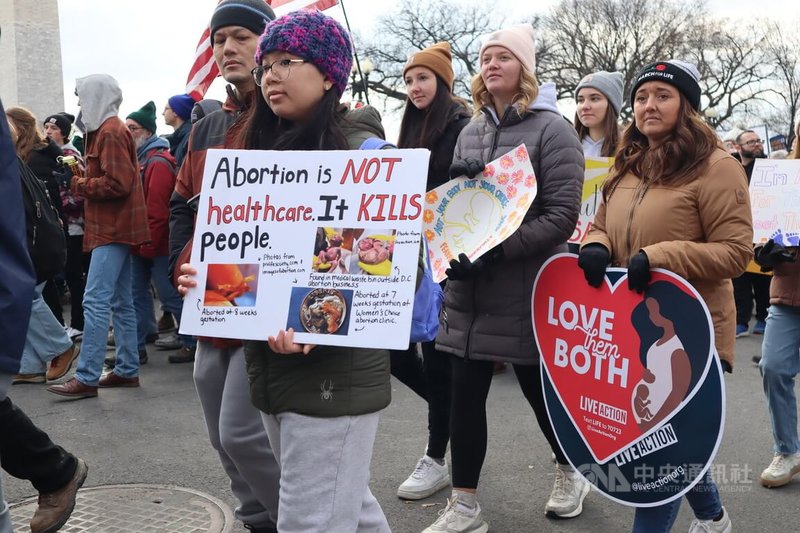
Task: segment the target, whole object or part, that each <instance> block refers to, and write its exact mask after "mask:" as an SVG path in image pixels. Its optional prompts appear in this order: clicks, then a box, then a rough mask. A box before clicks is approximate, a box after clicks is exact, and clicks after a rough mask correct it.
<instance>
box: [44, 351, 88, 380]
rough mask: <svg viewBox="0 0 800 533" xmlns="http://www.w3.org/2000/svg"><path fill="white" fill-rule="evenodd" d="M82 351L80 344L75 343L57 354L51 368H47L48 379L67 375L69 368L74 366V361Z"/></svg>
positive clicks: (51, 362)
mask: <svg viewBox="0 0 800 533" xmlns="http://www.w3.org/2000/svg"><path fill="white" fill-rule="evenodd" d="M80 351H81V347H80V344H73V345H72V346H70V347H69V349H68V350H67V351H66V352H64V353H62V354H61V355H57V356H55V357H54V358H53V360H52V361H50V368H48V369H47V380H48V381H52V380H54V379H61V378H63V377H64V376H66V375H67V372H69V369H70V368H72V363H74V362H75V360H76V359H78V355H79V354H80Z"/></svg>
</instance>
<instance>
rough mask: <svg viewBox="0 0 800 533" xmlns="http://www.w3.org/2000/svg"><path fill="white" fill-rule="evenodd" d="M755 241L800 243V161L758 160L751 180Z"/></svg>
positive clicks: (782, 243) (789, 244)
mask: <svg viewBox="0 0 800 533" xmlns="http://www.w3.org/2000/svg"><path fill="white" fill-rule="evenodd" d="M750 205H751V209H752V210H753V242H754V243H755V244H764V243H765V242H767V241H768V240H769V239H772V240H774V241H775V242H776V243H778V244H780V245H781V246H787V247H788V246H797V245H798V240H800V159H756V162H755V164H754V165H753V174H752V176H751V178H750Z"/></svg>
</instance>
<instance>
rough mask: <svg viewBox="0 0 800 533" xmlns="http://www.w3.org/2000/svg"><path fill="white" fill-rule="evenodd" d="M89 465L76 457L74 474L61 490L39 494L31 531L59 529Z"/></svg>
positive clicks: (41, 531)
mask: <svg viewBox="0 0 800 533" xmlns="http://www.w3.org/2000/svg"><path fill="white" fill-rule="evenodd" d="M88 473H89V467H88V466H86V462H85V461H84V460H83V459H78V466H77V467H76V468H75V475H73V476H72V479H70V480H69V483H67V484H66V486H65V487H63V488H62V489H61V490H57V491H56V492H51V493H50V494H39V507H37V508H36V512H35V513H34V514H33V518H31V524H30V526H31V533H55V532H56V531H58V530H59V529H61V528H62V527H63V526H64V524H66V523H67V520H69V517H70V515H72V510H73V509H75V498H76V496H77V494H78V489H80V488H81V487H82V486H83V482H84V481H86V475H87V474H88Z"/></svg>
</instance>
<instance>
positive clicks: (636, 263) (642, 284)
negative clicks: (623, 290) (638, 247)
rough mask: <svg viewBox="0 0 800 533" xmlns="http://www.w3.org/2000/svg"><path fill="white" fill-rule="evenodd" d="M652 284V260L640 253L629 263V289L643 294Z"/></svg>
mask: <svg viewBox="0 0 800 533" xmlns="http://www.w3.org/2000/svg"><path fill="white" fill-rule="evenodd" d="M649 284H650V260H649V259H648V258H647V254H646V253H644V252H639V253H638V254H636V255H634V256H633V258H632V259H631V261H630V263H628V289H630V290H632V291H636V292H638V293H639V294H642V293H643V292H644V291H645V289H647V286H648V285H649Z"/></svg>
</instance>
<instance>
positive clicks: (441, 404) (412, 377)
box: [390, 341, 450, 459]
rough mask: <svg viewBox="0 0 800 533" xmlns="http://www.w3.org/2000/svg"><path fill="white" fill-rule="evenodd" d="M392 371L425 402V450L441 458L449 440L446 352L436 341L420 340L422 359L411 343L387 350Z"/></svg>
mask: <svg viewBox="0 0 800 533" xmlns="http://www.w3.org/2000/svg"><path fill="white" fill-rule="evenodd" d="M390 353H391V358H392V359H391V361H392V375H393V376H394V377H396V378H397V379H399V380H400V381H401V382H402V383H403V384H405V385H406V386H407V387H408V388H409V389H411V390H413V391H414V392H416V393H417V394H418V395H419V397H420V398H422V399H423V400H425V401H427V402H428V450H427V451H426V452H425V453H426V454H427V455H428V456H429V457H433V458H435V459H442V458H444V455H445V452H447V443H448V441H449V440H450V355H448V354H446V353H443V352H440V351H439V350H437V349H436V343H435V342H433V341H431V342H423V343H422V360H420V358H419V357H417V354H416V350H415V349H414V347H413V346H412V347H410V348H409V349H408V350H391V352H390Z"/></svg>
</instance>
